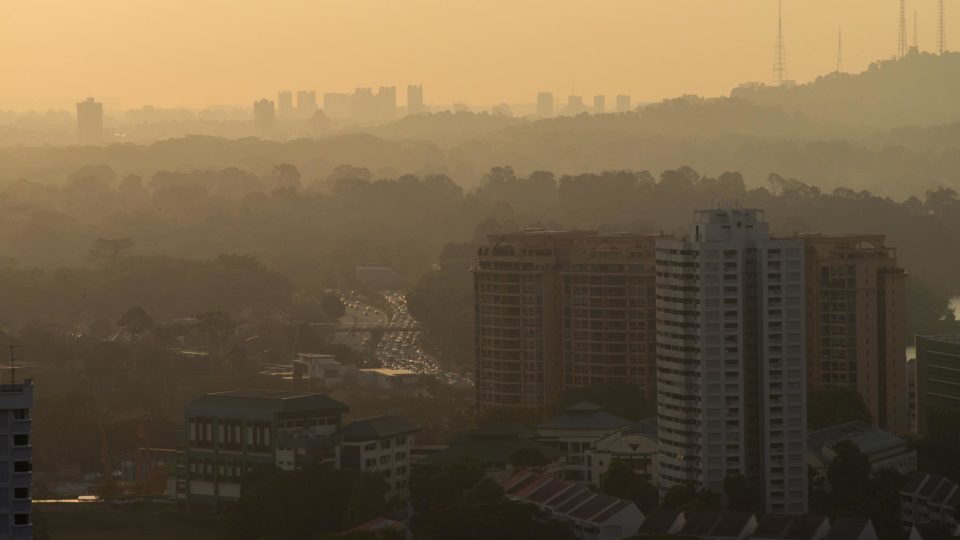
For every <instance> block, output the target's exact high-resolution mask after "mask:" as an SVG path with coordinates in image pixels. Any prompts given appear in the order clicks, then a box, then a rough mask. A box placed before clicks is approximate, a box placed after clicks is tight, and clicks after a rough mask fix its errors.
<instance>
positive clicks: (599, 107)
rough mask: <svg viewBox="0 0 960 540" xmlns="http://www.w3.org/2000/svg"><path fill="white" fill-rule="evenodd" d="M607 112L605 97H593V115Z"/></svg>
mask: <svg viewBox="0 0 960 540" xmlns="http://www.w3.org/2000/svg"><path fill="white" fill-rule="evenodd" d="M605 112H607V98H606V96H593V114H603V113H605Z"/></svg>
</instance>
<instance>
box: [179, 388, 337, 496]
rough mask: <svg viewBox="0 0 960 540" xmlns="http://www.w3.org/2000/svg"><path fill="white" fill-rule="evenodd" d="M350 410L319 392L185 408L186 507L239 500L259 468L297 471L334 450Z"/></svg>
mask: <svg viewBox="0 0 960 540" xmlns="http://www.w3.org/2000/svg"><path fill="white" fill-rule="evenodd" d="M348 410H349V408H348V407H347V406H346V405H344V404H343V403H340V402H339V401H337V400H335V399H332V398H329V397H327V396H325V395H323V394H317V393H310V392H289V391H278V390H246V391H230V392H218V393H213V394H207V395H205V396H201V397H199V398H197V399H194V400H193V401H191V402H190V403H188V404H187V406H186V409H185V416H186V427H187V433H186V436H187V440H186V449H185V451H184V464H185V467H184V471H183V474H185V475H186V478H185V481H184V482H182V483H181V484H182V485H183V487H184V494H183V497H184V498H185V502H186V504H187V505H190V504H195V503H196V504H214V505H219V504H223V503H229V502H233V501H235V500H237V499H238V498H239V497H240V485H241V482H242V481H243V478H244V477H245V476H246V475H247V474H249V473H251V472H252V471H254V470H255V469H257V468H258V467H275V466H276V467H280V468H282V469H287V470H293V469H297V468H299V467H300V466H302V465H303V464H305V463H307V462H315V461H318V460H320V459H323V457H324V455H328V454H330V453H331V452H332V450H333V445H332V442H333V441H332V439H331V437H332V436H333V435H334V433H336V432H337V431H338V430H339V428H340V425H341V419H342V415H343V413H345V412H347V411H348Z"/></svg>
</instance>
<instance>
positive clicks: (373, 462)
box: [337, 416, 420, 495]
mask: <svg viewBox="0 0 960 540" xmlns="http://www.w3.org/2000/svg"><path fill="white" fill-rule="evenodd" d="M418 431H420V428H418V427H417V426H414V425H413V424H411V423H409V422H407V421H406V420H404V419H403V418H400V417H399V416H375V417H373V418H364V419H362V420H356V421H354V422H351V423H350V424H348V425H346V426H344V428H343V429H342V430H340V432H339V433H338V434H337V439H338V444H337V466H338V467H339V468H341V469H351V470H355V471H364V472H379V473H381V474H383V476H384V479H385V480H386V481H387V484H388V485H389V491H388V494H389V495H396V494H404V493H407V491H408V489H409V483H410V450H411V448H412V447H413V436H414V434H415V433H417V432H418Z"/></svg>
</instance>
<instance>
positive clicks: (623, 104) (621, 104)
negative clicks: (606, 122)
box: [617, 94, 630, 112]
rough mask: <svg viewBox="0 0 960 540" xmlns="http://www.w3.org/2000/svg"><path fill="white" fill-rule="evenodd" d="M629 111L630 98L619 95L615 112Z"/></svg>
mask: <svg viewBox="0 0 960 540" xmlns="http://www.w3.org/2000/svg"><path fill="white" fill-rule="evenodd" d="M629 111H630V96H627V95H624V94H620V95H619V96H617V112H629Z"/></svg>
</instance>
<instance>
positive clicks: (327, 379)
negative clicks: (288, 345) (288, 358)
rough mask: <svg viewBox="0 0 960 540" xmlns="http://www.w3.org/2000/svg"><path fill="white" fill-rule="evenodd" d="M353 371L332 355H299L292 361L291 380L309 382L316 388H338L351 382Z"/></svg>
mask: <svg viewBox="0 0 960 540" xmlns="http://www.w3.org/2000/svg"><path fill="white" fill-rule="evenodd" d="M355 371H356V370H355V369H354V368H353V367H352V366H345V365H343V364H341V363H340V362H337V358H336V357H335V356H334V355H332V354H316V353H299V354H297V358H295V359H294V360H293V378H294V379H305V380H309V381H310V382H312V383H315V384H316V386H317V387H318V388H325V389H331V388H339V387H341V386H343V385H344V384H347V383H350V382H353V379H354V376H353V375H354V373H355Z"/></svg>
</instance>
